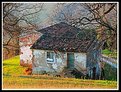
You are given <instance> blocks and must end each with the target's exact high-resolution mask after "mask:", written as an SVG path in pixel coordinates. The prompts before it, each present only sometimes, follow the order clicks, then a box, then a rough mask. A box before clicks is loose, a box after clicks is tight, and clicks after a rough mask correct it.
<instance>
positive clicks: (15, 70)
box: [3, 56, 25, 75]
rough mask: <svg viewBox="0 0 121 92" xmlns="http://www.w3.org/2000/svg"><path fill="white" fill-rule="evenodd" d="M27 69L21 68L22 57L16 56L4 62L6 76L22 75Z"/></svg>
mask: <svg viewBox="0 0 121 92" xmlns="http://www.w3.org/2000/svg"><path fill="white" fill-rule="evenodd" d="M24 69H25V67H22V66H20V57H19V56H16V57H14V58H10V59H8V60H4V61H3V74H4V75H21V74H23V70H24Z"/></svg>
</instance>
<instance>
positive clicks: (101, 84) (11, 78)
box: [3, 56, 117, 89]
mask: <svg viewBox="0 0 121 92" xmlns="http://www.w3.org/2000/svg"><path fill="white" fill-rule="evenodd" d="M19 62H20V59H19V56H16V57H14V58H11V59H9V60H5V61H3V74H4V75H3V88H4V89H5V88H9V89H16V88H19V89H24V88H26V89H27V88H28V89H36V88H38V89H43V88H44V89H50V88H51V89H53V88H55V89H57V88H60V89H62V88H64V89H65V88H69V89H71V88H72V89H82V88H83V89H88V88H90V89H97V88H101V89H107V88H108V89H109V88H111V89H116V88H117V81H109V80H87V79H75V78H59V77H52V76H47V75H24V74H23V71H24V69H25V67H22V66H20V65H19Z"/></svg>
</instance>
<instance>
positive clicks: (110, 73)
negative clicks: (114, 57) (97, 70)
mask: <svg viewBox="0 0 121 92" xmlns="http://www.w3.org/2000/svg"><path fill="white" fill-rule="evenodd" d="M104 72H105V79H107V80H117V69H116V68H113V67H111V65H109V64H107V63H105V66H104Z"/></svg>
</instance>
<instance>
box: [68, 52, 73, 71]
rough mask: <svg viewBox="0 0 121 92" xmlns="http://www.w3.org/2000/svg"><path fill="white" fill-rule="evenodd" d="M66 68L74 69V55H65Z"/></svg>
mask: <svg viewBox="0 0 121 92" xmlns="http://www.w3.org/2000/svg"><path fill="white" fill-rule="evenodd" d="M67 68H68V69H73V68H74V53H67Z"/></svg>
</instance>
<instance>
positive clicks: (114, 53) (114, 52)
mask: <svg viewBox="0 0 121 92" xmlns="http://www.w3.org/2000/svg"><path fill="white" fill-rule="evenodd" d="M102 54H104V55H107V56H109V57H112V58H117V52H116V51H110V50H108V49H104V50H102Z"/></svg>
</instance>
